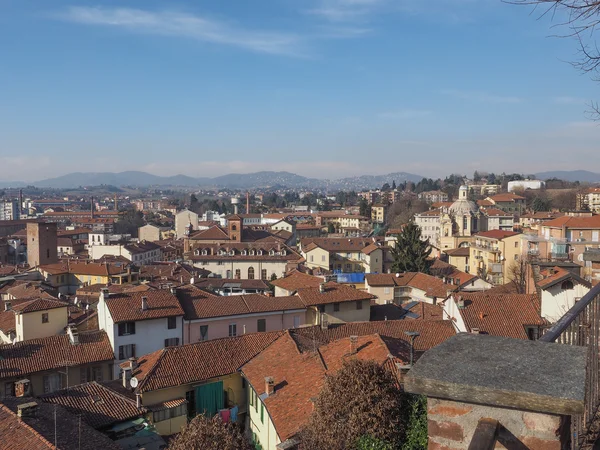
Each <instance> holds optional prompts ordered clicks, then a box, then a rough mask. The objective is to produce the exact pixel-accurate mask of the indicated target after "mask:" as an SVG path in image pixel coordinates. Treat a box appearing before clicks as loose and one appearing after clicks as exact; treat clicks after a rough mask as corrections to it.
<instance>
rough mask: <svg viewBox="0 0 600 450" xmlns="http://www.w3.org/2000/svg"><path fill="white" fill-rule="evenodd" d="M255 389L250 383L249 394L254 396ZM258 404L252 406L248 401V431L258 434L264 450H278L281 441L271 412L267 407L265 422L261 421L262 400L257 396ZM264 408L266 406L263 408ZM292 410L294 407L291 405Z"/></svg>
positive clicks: (264, 416)
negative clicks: (270, 414)
mask: <svg viewBox="0 0 600 450" xmlns="http://www.w3.org/2000/svg"><path fill="white" fill-rule="evenodd" d="M252 391H253V387H252V386H251V385H250V383H248V393H249V394H250V395H252ZM256 400H257V402H256V403H255V404H254V405H250V401H248V414H247V418H246V420H247V422H246V429H247V430H249V432H250V434H252V432H254V433H256V435H257V438H258V441H259V443H260V445H261V447H262V448H263V450H277V444H279V443H280V442H281V441H280V440H279V436H278V435H277V431H275V426H274V425H273V422H272V421H271V417H270V416H269V412H268V410H267V408H266V407H265V410H264V415H263V422H264V423H263V422H261V420H260V411H261V404H262V400H261V399H260V398H258V396H256ZM263 407H264V406H263ZM290 407H291V408H293V407H294V405H290Z"/></svg>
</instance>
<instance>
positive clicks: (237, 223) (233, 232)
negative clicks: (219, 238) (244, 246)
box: [227, 214, 242, 242]
mask: <svg viewBox="0 0 600 450" xmlns="http://www.w3.org/2000/svg"><path fill="white" fill-rule="evenodd" d="M227 227H228V228H227V231H228V232H229V233H228V234H229V239H230V240H232V241H234V242H242V218H241V217H240V216H238V215H237V214H234V215H232V216H229V217H228V218H227Z"/></svg>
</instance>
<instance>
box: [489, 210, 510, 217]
mask: <svg viewBox="0 0 600 450" xmlns="http://www.w3.org/2000/svg"><path fill="white" fill-rule="evenodd" d="M483 213H484V214H485V215H486V216H488V217H493V216H496V217H508V216H511V217H512V216H513V214H510V213H507V212H505V211H502V210H501V209H498V208H486V209H484V210H483Z"/></svg>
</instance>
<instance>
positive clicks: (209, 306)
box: [178, 286, 305, 320]
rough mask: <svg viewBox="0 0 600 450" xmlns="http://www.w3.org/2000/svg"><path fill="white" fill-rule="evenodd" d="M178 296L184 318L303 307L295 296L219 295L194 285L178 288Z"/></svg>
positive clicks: (191, 318)
mask: <svg viewBox="0 0 600 450" xmlns="http://www.w3.org/2000/svg"><path fill="white" fill-rule="evenodd" d="M178 296H179V299H180V302H181V306H182V307H183V310H184V311H185V319H186V320H198V319H207V318H210V317H226V316H235V315H243V314H252V313H257V312H271V311H284V310H294V309H305V306H304V304H303V303H302V301H301V300H300V299H299V298H298V297H296V296H291V297H267V296H266V295H260V294H245V295H229V296H224V297H220V296H216V295H213V294H210V293H208V292H206V291H203V290H202V289H199V288H197V287H195V286H185V287H183V288H179V290H178Z"/></svg>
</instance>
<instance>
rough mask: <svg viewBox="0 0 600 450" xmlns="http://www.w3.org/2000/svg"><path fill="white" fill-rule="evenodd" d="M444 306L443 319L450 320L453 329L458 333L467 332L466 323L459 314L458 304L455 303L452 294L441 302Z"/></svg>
mask: <svg viewBox="0 0 600 450" xmlns="http://www.w3.org/2000/svg"><path fill="white" fill-rule="evenodd" d="M443 308H444V319H450V320H452V324H453V325H454V329H455V330H456V331H457V332H459V333H468V330H467V325H466V324H465V321H464V320H463V318H462V315H461V314H460V310H459V309H458V305H457V304H456V300H455V299H454V296H452V297H450V298H449V299H448V300H446V301H445V302H444V304H443Z"/></svg>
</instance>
